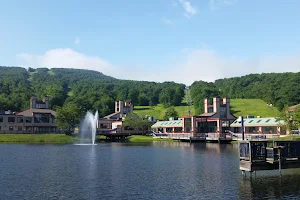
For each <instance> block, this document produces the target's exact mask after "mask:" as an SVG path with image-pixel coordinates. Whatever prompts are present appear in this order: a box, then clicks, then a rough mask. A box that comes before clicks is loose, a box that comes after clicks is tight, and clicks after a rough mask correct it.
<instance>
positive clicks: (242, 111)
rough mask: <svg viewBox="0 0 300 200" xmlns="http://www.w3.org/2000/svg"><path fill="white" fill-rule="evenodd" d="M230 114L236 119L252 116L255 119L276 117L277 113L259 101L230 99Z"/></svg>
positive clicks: (275, 109)
mask: <svg viewBox="0 0 300 200" xmlns="http://www.w3.org/2000/svg"><path fill="white" fill-rule="evenodd" d="M230 105H231V110H232V114H234V115H235V116H236V117H238V116H246V115H253V116H255V117H257V116H261V117H277V116H278V115H279V111H278V110H277V108H275V107H269V106H268V105H267V103H266V102H264V101H263V100H261V99H230Z"/></svg>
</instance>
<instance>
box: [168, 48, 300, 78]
mask: <svg viewBox="0 0 300 200" xmlns="http://www.w3.org/2000/svg"><path fill="white" fill-rule="evenodd" d="M181 56H182V57H183V61H181V62H178V63H177V64H176V65H175V67H174V69H173V70H170V72H169V77H176V79H175V78H174V80H176V81H177V82H182V83H185V84H191V83H193V82H194V81H195V80H204V81H214V80H216V79H219V78H226V77H235V76H242V75H246V74H250V73H271V72H299V71H300V53H298V54H295V55H290V56H278V55H273V56H262V57H259V58H258V57H253V58H247V59H242V58H237V57H228V56H227V57H226V56H222V55H220V54H217V53H216V52H214V51H212V50H209V49H197V50H189V51H185V52H184V53H182V54H181ZM173 66H174V65H173Z"/></svg>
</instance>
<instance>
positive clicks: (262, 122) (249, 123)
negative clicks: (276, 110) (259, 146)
mask: <svg viewBox="0 0 300 200" xmlns="http://www.w3.org/2000/svg"><path fill="white" fill-rule="evenodd" d="M283 124H284V121H283V120H278V119H276V118H275V117H268V118H244V126H245V127H253V126H280V125H283ZM241 126H242V124H241V122H239V121H238V119H236V120H235V121H234V122H232V124H231V125H230V127H241Z"/></svg>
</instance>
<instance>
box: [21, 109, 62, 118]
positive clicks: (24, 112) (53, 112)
mask: <svg viewBox="0 0 300 200" xmlns="http://www.w3.org/2000/svg"><path fill="white" fill-rule="evenodd" d="M33 113H45V114H48V113H49V114H51V115H53V116H56V112H55V111H54V110H50V109H39V108H30V109H28V110H24V111H22V112H19V113H17V115H23V116H25V117H32V116H33Z"/></svg>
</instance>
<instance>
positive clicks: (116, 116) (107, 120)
mask: <svg viewBox="0 0 300 200" xmlns="http://www.w3.org/2000/svg"><path fill="white" fill-rule="evenodd" d="M131 112H133V104H132V103H131V102H126V101H125V102H124V101H116V102H115V112H114V113H112V114H110V115H107V116H105V117H103V118H100V119H99V120H98V126H97V127H98V130H99V131H111V130H116V129H119V128H121V127H122V124H123V122H122V119H123V118H124V117H125V116H126V115H127V114H128V113H131Z"/></svg>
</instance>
